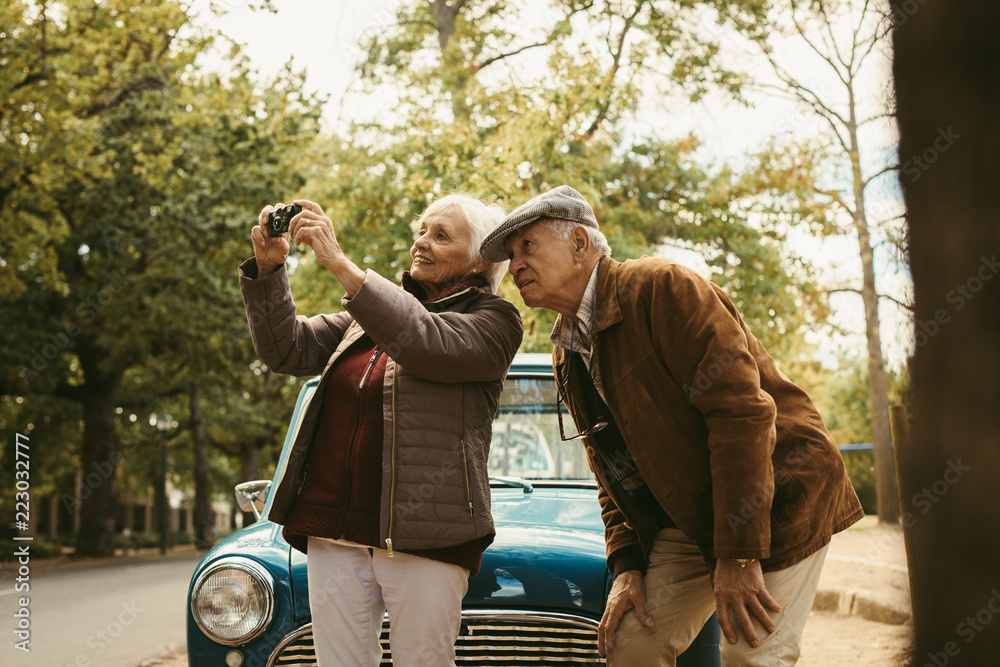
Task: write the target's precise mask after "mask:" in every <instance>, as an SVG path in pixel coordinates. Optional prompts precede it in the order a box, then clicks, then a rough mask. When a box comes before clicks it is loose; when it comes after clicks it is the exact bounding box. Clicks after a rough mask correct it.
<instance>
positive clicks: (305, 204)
mask: <svg viewBox="0 0 1000 667" xmlns="http://www.w3.org/2000/svg"><path fill="white" fill-rule="evenodd" d="M293 203H295V204H298V205H299V206H301V207H302V212H301V213H299V214H298V215H296V216H295V217H294V218H292V221H291V223H289V225H288V234H289V236H291V238H292V241H293V242H294V243H295V244H299V243H305V244H306V245H307V246H309V247H310V248H312V249H313V252H314V253H315V254H316V259H318V260H319V263H320V264H322V265H323V266H325V267H326V268H328V269H330V270H331V271H334V272H335V273H336V266H337V265H338V264H343V263H344V262H345V261H349V260H347V257H346V256H345V255H344V251H343V250H341V249H340V244H339V243H338V242H337V233H336V232H335V231H334V229H333V222H332V221H331V220H330V218H329V217H327V215H326V213H324V212H323V207H322V206H320V205H319V204H317V203H316V202H313V201H309V200H308V199H296V200H295V201H294V202H293Z"/></svg>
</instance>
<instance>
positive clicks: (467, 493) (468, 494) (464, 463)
mask: <svg viewBox="0 0 1000 667" xmlns="http://www.w3.org/2000/svg"><path fill="white" fill-rule="evenodd" d="M462 467H463V468H464V469H465V499H466V500H468V501H469V514H470V515H471V516H476V511H475V509H473V507H472V485H471V484H469V461H468V458H467V457H466V456H465V438H462Z"/></svg>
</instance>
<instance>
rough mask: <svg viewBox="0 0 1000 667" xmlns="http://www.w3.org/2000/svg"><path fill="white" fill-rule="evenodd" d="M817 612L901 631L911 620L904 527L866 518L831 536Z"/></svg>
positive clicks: (818, 596) (820, 582)
mask: <svg viewBox="0 0 1000 667" xmlns="http://www.w3.org/2000/svg"><path fill="white" fill-rule="evenodd" d="M813 609H814V610H816V611H832V612H837V613H839V614H845V615H848V614H849V615H855V616H861V617H862V618H865V619H867V620H869V621H877V622H879V623H888V624H892V625H901V624H903V623H906V622H907V621H909V620H910V615H911V612H910V582H909V577H908V574H907V569H906V549H905V547H904V545H903V529H902V527H901V526H898V525H897V526H880V525H879V523H878V518H877V517H873V516H866V517H865V518H863V519H862V520H861V521H859V522H858V523H856V524H854V525H853V526H851V527H850V528H848V529H847V530H845V531H843V532H841V533H838V534H836V535H834V536H833V540H832V541H831V543H830V551H829V553H828V554H827V557H826V565H825V566H824V567H823V574H822V575H821V576H820V580H819V590H818V591H817V592H816V601H815V602H814V603H813Z"/></svg>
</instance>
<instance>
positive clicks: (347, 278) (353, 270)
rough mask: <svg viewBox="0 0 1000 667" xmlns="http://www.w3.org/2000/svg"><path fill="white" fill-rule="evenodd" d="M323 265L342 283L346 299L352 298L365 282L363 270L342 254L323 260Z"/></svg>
mask: <svg viewBox="0 0 1000 667" xmlns="http://www.w3.org/2000/svg"><path fill="white" fill-rule="evenodd" d="M324 266H326V268H327V269H329V270H330V273H332V274H333V275H334V277H335V278H336V279H337V280H339V281H340V284H341V285H343V287H344V294H345V295H346V296H347V298H348V299H352V298H354V295H355V294H357V293H358V290H360V289H361V286H362V285H364V283H365V272H364V271H363V270H362V269H361V268H360V267H359V266H358V265H357V264H355V263H354V262H352V261H351V260H349V259H348V258H347V257H346V256H344V255H340V256H339V257H337V259H334V260H332V261H330V262H325V263H324Z"/></svg>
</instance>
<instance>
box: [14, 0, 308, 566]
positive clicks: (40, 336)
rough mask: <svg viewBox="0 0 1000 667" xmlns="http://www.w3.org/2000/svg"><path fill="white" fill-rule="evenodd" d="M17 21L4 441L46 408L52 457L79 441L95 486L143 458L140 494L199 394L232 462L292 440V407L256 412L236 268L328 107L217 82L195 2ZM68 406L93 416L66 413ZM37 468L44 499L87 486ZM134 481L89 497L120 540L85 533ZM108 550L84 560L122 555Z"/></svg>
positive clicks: (128, 475) (72, 2) (263, 87)
mask: <svg viewBox="0 0 1000 667" xmlns="http://www.w3.org/2000/svg"><path fill="white" fill-rule="evenodd" d="M0 11H2V12H3V15H2V19H3V20H2V21H0V25H3V26H11V28H6V27H5V28H4V32H3V33H2V34H0V59H3V65H4V67H3V68H0V95H2V97H0V99H2V101H3V104H2V105H0V174H2V176H0V211H2V212H3V215H2V216H0V220H2V222H0V224H2V225H3V228H4V232H3V234H2V235H0V277H2V280H0V284H2V285H3V287H2V288H0V315H2V317H3V319H4V320H5V321H9V322H17V323H18V326H16V327H11V328H4V330H3V331H2V332H0V342H2V344H3V345H4V348H5V350H6V351H7V352H8V354H6V355H5V357H4V360H3V362H2V364H0V366H2V370H3V373H2V375H0V377H2V378H3V380H2V386H0V395H3V396H5V399H4V404H3V408H2V409H3V412H2V413H0V416H2V417H3V420H4V423H5V432H6V429H7V428H12V429H24V428H25V424H26V423H28V422H27V421H26V419H27V418H29V417H30V415H31V412H32V411H36V412H42V413H44V414H46V415H48V418H49V419H48V420H47V422H46V423H45V424H44V430H42V429H39V430H42V433H43V434H44V438H40V440H42V441H43V442H46V443H52V444H51V445H50V447H52V449H50V450H47V451H46V450H42V451H40V452H39V454H38V459H37V460H39V461H42V460H43V457H44V459H45V460H48V459H50V458H51V459H55V458H57V454H56V451H55V449H54V447H55V445H56V444H57V442H55V441H52V440H51V437H52V436H53V435H55V434H58V433H65V434H66V436H67V440H66V441H65V442H63V443H58V444H60V445H61V452H64V456H66V457H67V460H72V457H75V456H77V455H79V466H80V469H81V471H82V472H83V474H84V475H86V474H88V473H89V472H90V471H91V469H92V468H93V467H94V466H99V467H102V468H103V467H104V466H106V465H108V464H109V463H110V464H111V465H112V466H117V465H118V463H119V462H121V461H125V463H126V465H127V466H130V469H126V470H125V472H124V473H123V475H122V479H123V482H124V483H125V484H126V486H127V487H128V489H129V490H130V492H135V493H141V491H142V489H143V488H144V487H145V486H146V485H147V484H148V482H149V481H150V480H149V478H150V477H154V478H155V475H156V474H157V471H158V470H159V465H158V462H157V458H156V457H155V455H154V453H155V452H156V451H157V449H156V448H155V447H141V446H139V445H140V444H147V443H153V444H156V443H158V434H157V433H156V432H155V431H152V432H150V429H149V428H148V426H147V425H146V423H147V419H148V417H147V416H148V415H149V414H150V413H151V412H157V413H159V412H162V411H165V410H166V411H170V412H171V413H173V414H174V415H175V417H179V418H180V419H182V420H184V421H181V422H180V426H181V429H182V431H181V432H184V429H187V428H188V427H189V426H190V422H189V421H187V420H185V417H186V414H185V413H186V400H185V398H184V397H185V396H186V395H187V394H188V393H189V392H190V391H191V389H192V387H193V386H194V384H196V383H197V384H201V385H207V386H211V387H213V389H214V391H213V392H211V396H210V399H209V400H210V401H211V402H212V403H211V408H212V409H213V410H214V411H215V413H214V415H213V416H217V415H219V414H223V415H228V416H227V417H224V419H223V421H222V422H221V423H220V422H219V421H213V426H214V427H215V428H214V430H213V433H214V434H215V435H216V437H217V438H218V439H219V442H218V444H219V445H220V446H229V447H237V444H236V443H234V441H233V439H234V438H238V437H247V436H248V435H249V432H250V429H252V428H254V427H260V426H261V422H262V421H266V422H268V424H267V426H268V427H267V428H263V429H260V430H257V431H255V432H253V438H254V439H259V438H261V437H262V436H263V435H266V436H268V440H269V441H271V442H277V441H280V438H278V437H275V436H274V434H275V433H276V432H279V431H280V430H281V427H283V426H284V423H285V421H286V420H287V416H288V412H289V411H290V409H291V407H290V405H289V406H288V407H287V409H284V408H283V409H282V410H280V411H279V412H280V413H281V414H274V415H272V414H271V411H270V409H269V408H267V407H264V408H261V407H260V404H259V403H258V404H254V405H253V406H250V405H249V402H250V400H251V399H253V398H254V397H255V396H254V395H255V394H258V395H259V394H266V393H268V391H269V390H265V389H264V388H263V387H264V385H265V384H266V383H265V381H264V378H263V377H262V376H261V373H259V372H258V373H256V374H255V373H254V372H253V370H252V369H251V368H249V367H248V364H249V363H250V361H251V360H252V359H253V354H252V350H251V347H250V345H249V336H248V334H247V330H246V321H245V315H244V314H243V309H242V307H241V299H240V296H239V291H238V287H237V284H236V276H235V267H236V265H237V264H238V263H239V261H241V260H242V259H243V258H245V257H246V256H247V255H248V254H250V252H251V250H250V243H249V230H250V226H251V225H253V224H254V223H255V220H256V211H257V210H259V208H260V207H261V206H263V204H264V203H266V202H267V201H269V200H270V199H271V198H272V197H273V196H274V193H276V192H283V191H289V190H294V189H298V188H300V187H301V185H302V183H303V177H302V176H301V175H300V174H299V171H298V166H297V162H296V160H295V156H296V155H298V154H300V153H301V152H302V151H303V149H304V148H305V146H307V145H309V144H311V142H312V141H313V139H314V137H315V135H316V133H317V130H318V116H319V108H320V103H319V100H316V99H313V98H310V97H307V96H304V95H302V94H301V93H300V92H299V91H300V90H301V89H302V88H303V80H302V76H301V75H299V74H297V73H295V72H292V71H287V70H286V71H285V72H283V73H281V74H280V75H278V77H277V78H276V79H275V80H272V81H263V82H262V81H257V80H255V77H254V76H253V74H252V72H251V71H250V69H249V65H248V63H247V62H246V61H245V59H243V58H241V57H239V55H238V54H236V53H234V54H232V56H231V59H230V63H231V68H230V73H229V74H228V75H227V76H225V77H223V76H219V75H215V74H211V73H208V74H203V73H200V72H199V71H198V69H197V54H198V53H199V52H200V51H201V50H203V49H205V48H207V47H208V46H209V44H210V43H211V40H210V39H209V38H208V37H205V36H200V35H198V33H197V31H191V30H187V31H186V32H185V30H184V29H185V27H186V24H187V22H188V16H187V15H186V13H185V8H184V7H183V6H182V5H181V4H179V3H177V2H170V1H168V0H147V1H146V2H143V3H140V4H135V3H124V2H117V1H111V2H105V3H101V4H98V5H95V4H94V3H92V2H84V1H83V0H67V1H66V2H61V3H47V4H44V5H35V4H32V3H20V2H15V3H13V4H10V5H7V6H5V7H4V9H3V10H0ZM182 33H183V34H188V35H194V36H193V37H188V38H183V39H182V38H181V37H180V35H181V34H182ZM234 368H235V369H241V370H237V371H235V372H234ZM223 387H224V388H223ZM279 388H281V385H279ZM283 393H291V388H289V391H288V392H283ZM281 398H287V397H285V396H283V395H282V396H281ZM66 399H68V400H69V401H72V402H75V403H76V404H77V406H78V407H71V408H70V409H68V410H65V411H64V412H62V413H53V411H52V408H53V406H54V405H55V402H56V400H66ZM279 403H280V401H279ZM286 403H287V401H286ZM247 412H255V413H259V415H260V416H258V417H257V418H245V417H246V413H247ZM81 419H82V427H83V428H82V431H81V428H80V427H81ZM237 420H239V421H237ZM50 422H57V424H53V423H50ZM31 423H33V424H34V425H35V426H36V427H39V426H42V424H40V423H38V422H31ZM279 423H280V425H281V426H280V427H279ZM74 429H75V433H74ZM8 440H9V441H13V438H7V437H4V442H5V443H6V442H8ZM186 440H187V438H186V437H180V438H175V439H173V440H172V448H176V447H177V446H179V445H182V444H186V442H185V441H186ZM41 446H42V447H44V445H41ZM258 446H263V443H259V445H258ZM178 458H179V457H178ZM188 469H189V470H190V468H188ZM38 470H39V474H38V475H37V477H36V478H33V484H37V485H38V487H39V488H45V485H46V484H50V485H53V486H58V487H61V488H63V489H66V488H73V487H72V481H71V480H70V483H69V484H68V485H67V483H66V482H67V480H66V479H65V477H56V476H55V475H64V474H65V473H62V472H60V468H59V467H58V466H55V465H53V466H51V467H49V466H42V465H39V466H38ZM50 471H51V472H50ZM117 481H118V480H117V476H116V475H111V476H109V477H107V478H105V479H104V480H102V481H101V482H100V483H99V484H96V485H95V488H94V489H93V490H92V494H91V495H90V496H89V497H88V498H86V499H84V505H85V507H88V506H91V511H90V512H85V513H84V517H85V524H84V527H83V529H82V533H88V536H87V537H88V538H89V537H93V536H92V535H89V533H91V532H93V531H103V530H104V529H103V528H101V527H99V526H92V525H88V524H87V523H86V521H88V516H89V517H94V516H95V515H97V516H98V517H99V516H102V515H106V514H108V513H109V512H110V505H109V503H110V502H111V501H112V500H113V498H114V496H115V491H116V489H115V486H116V483H117ZM8 482H9V480H4V481H3V483H4V484H6V483H8ZM9 496H10V494H5V497H9ZM98 520H99V519H98ZM94 539H99V544H97V543H95V544H88V545H83V543H81V544H82V545H83V546H84V550H85V551H86V550H88V549H94V550H95V551H104V550H106V549H107V548H108V547H109V542H108V541H107V538H106V537H103V536H100V537H99V538H94Z"/></svg>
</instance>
